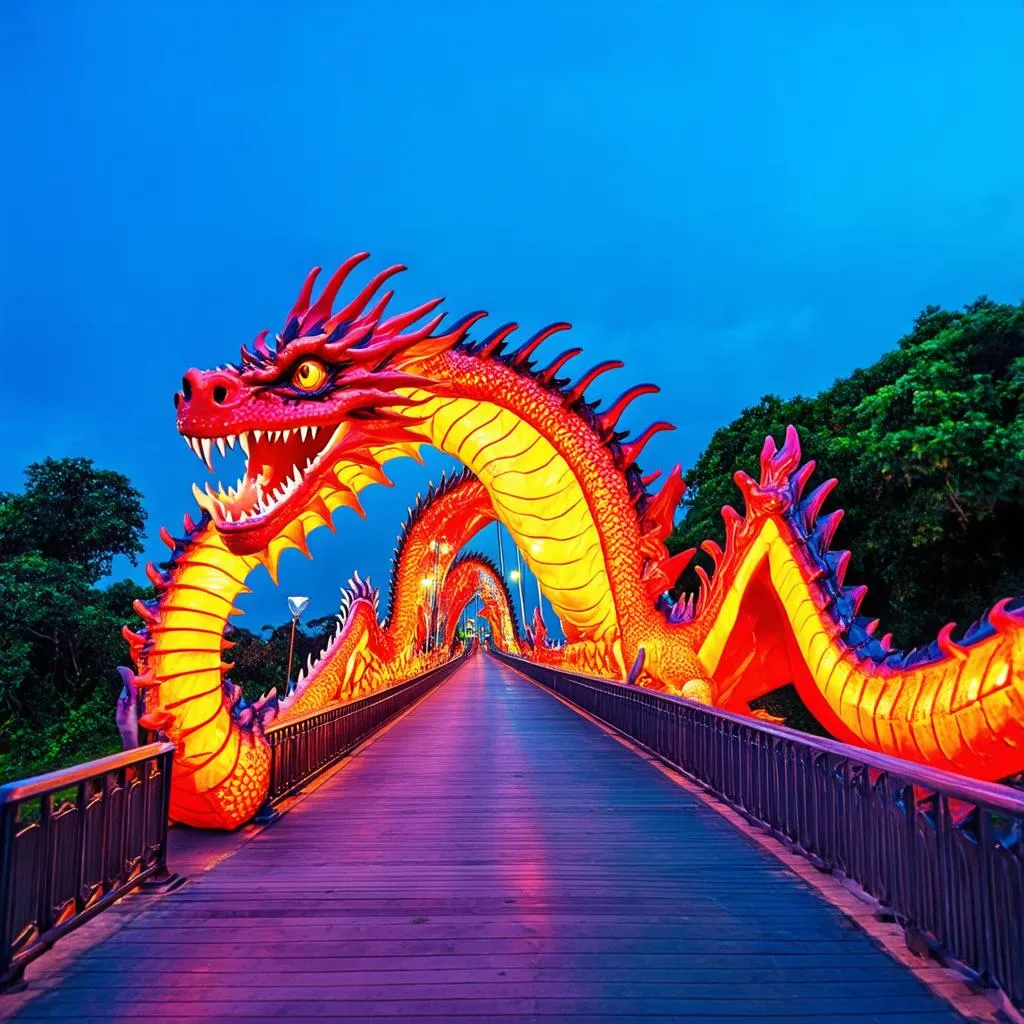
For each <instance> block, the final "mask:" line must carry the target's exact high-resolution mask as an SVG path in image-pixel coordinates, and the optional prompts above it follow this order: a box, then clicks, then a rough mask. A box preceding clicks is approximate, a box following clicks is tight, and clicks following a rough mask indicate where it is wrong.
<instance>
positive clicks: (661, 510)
mask: <svg viewBox="0 0 1024 1024" xmlns="http://www.w3.org/2000/svg"><path fill="white" fill-rule="evenodd" d="M685 491H686V484H684V483H683V474H682V470H681V469H680V468H679V466H678V465H677V466H674V467H673V468H672V472H671V473H670V474H669V476H668V479H667V480H666V481H665V482H664V483H663V484H662V485H661V489H660V490H659V491H658V493H657V494H656V495H654V497H653V498H651V501H650V503H649V504H648V506H647V510H646V511H645V512H644V518H645V519H651V520H653V521H654V522H655V523H657V525H658V536H659V537H660V538H661V539H662V540H664V539H665V538H666V537H667V536H668V535H669V534H670V533H671V532H672V527H673V526H674V525H675V524H674V522H673V517H674V515H675V511H676V509H677V508H678V507H679V502H680V501H682V500H683V494H684V492H685Z"/></svg>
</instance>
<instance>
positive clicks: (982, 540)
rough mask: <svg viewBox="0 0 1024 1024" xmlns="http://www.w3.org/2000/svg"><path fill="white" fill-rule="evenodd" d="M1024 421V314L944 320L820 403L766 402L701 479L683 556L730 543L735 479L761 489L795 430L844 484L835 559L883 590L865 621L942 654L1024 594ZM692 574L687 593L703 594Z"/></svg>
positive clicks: (692, 487)
mask: <svg viewBox="0 0 1024 1024" xmlns="http://www.w3.org/2000/svg"><path fill="white" fill-rule="evenodd" d="M1022 413H1024V303H1022V304H1021V305H1016V306H1013V305H1005V304H997V303H994V302H991V301H989V300H988V299H987V298H981V299H978V300H977V301H976V302H974V303H972V304H971V305H969V306H967V307H965V308H964V310H963V311H961V312H950V311H947V310H943V309H940V308H938V307H936V306H931V307H929V308H928V309H926V310H925V311H924V312H923V313H921V315H920V316H919V317H918V318H917V319H916V320H915V321H914V328H913V330H912V331H911V332H910V333H909V334H907V335H906V336H905V337H903V338H901V339H900V341H899V345H898V347H897V348H896V349H894V350H893V351H891V352H888V353H886V354H885V355H884V356H882V358H881V359H879V360H878V361H877V362H876V363H874V364H873V365H872V366H869V367H867V368H866V369H862V370H857V371H855V372H854V373H852V374H851V375H850V376H849V377H845V378H842V379H840V380H837V381H836V382H835V383H834V384H833V385H832V386H831V387H829V388H827V389H826V390H825V391H823V392H821V393H820V394H819V395H817V396H815V397H813V398H806V397H802V396H798V397H795V398H790V399H782V398H779V397H778V396H777V395H766V396H765V397H764V398H762V399H761V401H760V402H759V403H758V404H757V405H755V406H752V407H751V408H749V409H745V410H743V412H742V413H741V414H740V416H739V417H738V418H737V419H735V420H734V421H733V422H732V423H730V424H728V425H726V426H724V427H722V428H721V429H719V430H717V431H716V432H715V434H714V435H713V436H712V438H711V441H710V443H709V444H708V446H707V448H706V449H705V450H704V451H703V452H702V453H701V455H700V457H699V458H698V459H697V461H696V462H695V464H694V465H693V466H692V467H691V468H690V469H689V471H688V472H687V473H686V481H687V492H686V495H685V497H684V499H683V507H684V513H685V514H684V518H683V520H682V521H681V523H680V524H679V526H678V527H677V528H676V530H675V532H674V533H673V534H672V536H671V537H670V539H669V547H670V549H671V550H673V551H678V550H682V549H684V548H688V547H692V546H695V545H697V544H699V543H700V542H701V541H702V540H704V539H705V538H711V539H715V540H717V541H719V542H720V543H721V542H722V541H723V539H724V529H723V527H722V519H721V514H720V510H721V507H722V506H723V505H725V504H738V503H739V501H740V500H741V499H740V496H739V491H738V489H737V487H736V485H735V484H734V483H733V480H732V475H733V473H734V472H735V470H737V469H744V470H746V471H747V472H748V473H750V474H751V475H753V476H755V477H756V476H757V469H758V456H759V453H760V450H761V446H762V444H763V442H764V438H765V436H766V435H767V434H772V435H773V436H774V437H775V438H776V439H777V440H779V441H780V442H781V438H782V435H783V434H784V432H785V428H786V425H787V424H790V423H792V424H793V425H794V426H795V427H796V428H797V429H798V430H799V432H800V440H801V444H802V447H803V452H804V458H805V459H808V458H812V459H814V460H815V461H816V462H817V464H818V469H817V471H816V473H815V477H814V479H815V480H818V481H821V480H824V479H826V478H827V477H830V476H834V477H836V478H838V480H839V486H838V487H837V488H836V490H835V492H834V493H833V497H832V498H831V499H830V507H833V508H835V507H842V508H844V509H845V511H846V515H845V518H844V519H843V522H842V524H841V526H840V527H839V532H838V534H837V536H836V539H835V541H834V546H836V547H845V548H849V549H850V550H851V551H852V554H853V558H852V561H851V567H850V571H849V573H848V575H847V580H848V582H854V583H865V584H867V585H868V587H869V591H868V596H867V598H866V599H865V602H864V605H863V607H862V612H863V614H866V615H869V616H870V617H878V618H881V620H882V627H883V629H882V631H883V632H884V631H890V630H891V631H892V632H893V633H894V638H895V642H896V643H897V644H898V645H901V646H905V647H907V646H914V645H916V644H919V643H923V642H926V641H930V640H932V639H933V638H934V637H935V635H936V633H937V632H938V630H939V629H940V628H941V627H942V626H943V625H944V624H945V623H947V622H950V621H956V622H958V623H959V624H960V626H961V627H965V626H967V625H968V624H969V623H971V622H972V621H974V620H975V619H976V618H978V616H979V615H981V614H982V613H983V612H984V611H986V610H987V608H988V607H989V606H990V605H992V604H993V603H995V601H996V600H998V599H999V598H1001V597H1006V596H1012V595H1017V594H1021V593H1024V415H1022ZM698 558H699V560H700V564H702V565H703V566H704V568H705V569H710V562H709V560H707V559H706V556H703V555H700V556H698ZM695 563H696V560H695ZM692 572H693V569H692V568H691V569H689V570H688V572H687V574H686V575H684V577H683V579H682V580H681V581H680V585H681V586H683V587H688V588H690V589H693V588H694V587H695V586H696V577H695V576H692V575H691V574H692Z"/></svg>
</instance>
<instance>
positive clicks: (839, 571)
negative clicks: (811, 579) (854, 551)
mask: <svg viewBox="0 0 1024 1024" xmlns="http://www.w3.org/2000/svg"><path fill="white" fill-rule="evenodd" d="M849 567H850V552H849V551H841V552H840V553H839V561H838V562H836V582H837V583H838V584H839V586H842V585H843V580H844V579H846V570H847V569H848V568H849Z"/></svg>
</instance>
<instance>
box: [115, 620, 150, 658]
mask: <svg viewBox="0 0 1024 1024" xmlns="http://www.w3.org/2000/svg"><path fill="white" fill-rule="evenodd" d="M121 636H123V637H124V638H125V640H127V641H128V646H129V647H130V648H131V649H132V656H133V657H134V656H136V654H137V652H139V651H141V650H142V648H143V647H144V646H145V643H146V637H145V636H144V635H143V634H142V633H133V632H132V631H131V630H130V629H129V628H128V627H127V626H122V627H121Z"/></svg>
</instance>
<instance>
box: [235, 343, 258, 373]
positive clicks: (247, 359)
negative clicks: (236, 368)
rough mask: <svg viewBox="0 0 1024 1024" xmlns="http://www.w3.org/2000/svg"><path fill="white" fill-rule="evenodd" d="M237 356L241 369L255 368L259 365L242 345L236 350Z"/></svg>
mask: <svg viewBox="0 0 1024 1024" xmlns="http://www.w3.org/2000/svg"><path fill="white" fill-rule="evenodd" d="M238 354H239V356H241V358H242V367H243V369H244V368H245V367H247V366H256V365H257V364H258V363H259V360H258V359H257V358H256V357H255V356H254V355H253V354H252V353H251V352H250V351H249V350H248V349H247V348H246V347H245V346H244V345H243V346H242V347H241V348H240V349H239V350H238Z"/></svg>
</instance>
